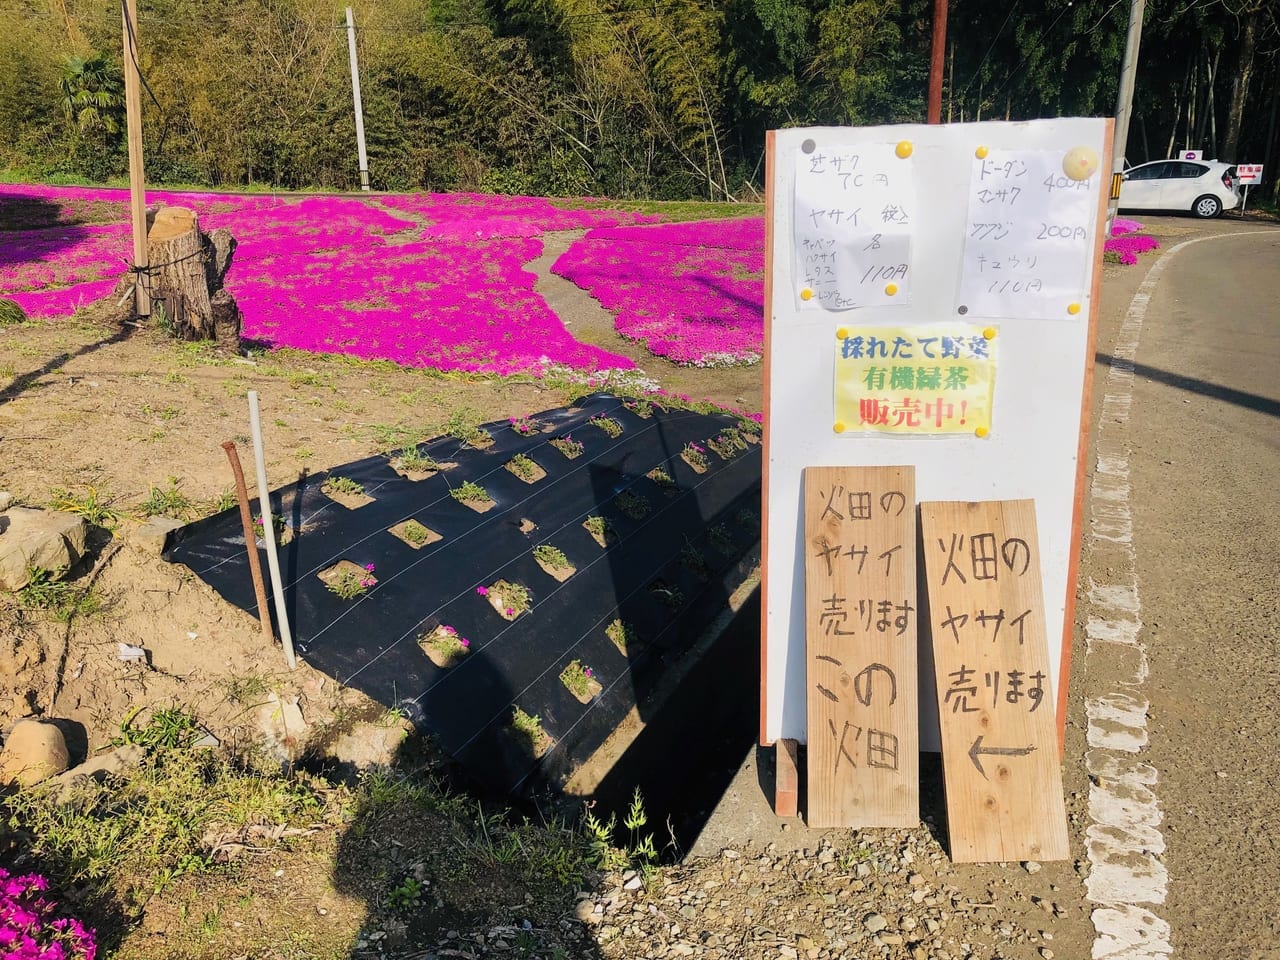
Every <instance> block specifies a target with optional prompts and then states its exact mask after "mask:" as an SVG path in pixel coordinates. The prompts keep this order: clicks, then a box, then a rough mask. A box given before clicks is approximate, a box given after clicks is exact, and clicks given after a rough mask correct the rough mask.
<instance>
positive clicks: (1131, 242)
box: [1102, 217, 1160, 267]
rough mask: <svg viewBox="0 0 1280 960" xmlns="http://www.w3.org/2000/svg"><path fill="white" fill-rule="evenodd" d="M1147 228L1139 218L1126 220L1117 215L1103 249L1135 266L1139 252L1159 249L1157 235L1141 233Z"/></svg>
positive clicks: (1126, 263)
mask: <svg viewBox="0 0 1280 960" xmlns="http://www.w3.org/2000/svg"><path fill="white" fill-rule="evenodd" d="M1143 229H1145V228H1144V227H1143V225H1142V224H1140V223H1138V221H1137V220H1124V219H1121V218H1119V217H1117V218H1116V219H1115V220H1114V221H1112V224H1111V236H1110V238H1109V239H1108V240H1107V242H1106V243H1105V244H1103V247H1102V249H1103V250H1104V251H1105V252H1106V253H1114V254H1116V255H1117V256H1118V257H1119V258H1120V262H1121V263H1123V264H1125V265H1126V266H1130V267H1131V266H1133V265H1134V264H1135V263H1137V262H1138V254H1140V253H1146V252H1147V251H1148V250H1159V249H1160V241H1159V240H1157V239H1156V238H1155V237H1151V236H1147V235H1146V234H1139V233H1138V231H1139V230H1143Z"/></svg>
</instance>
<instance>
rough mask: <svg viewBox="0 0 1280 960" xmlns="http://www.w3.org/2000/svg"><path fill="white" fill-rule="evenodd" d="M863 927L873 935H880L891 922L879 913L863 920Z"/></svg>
mask: <svg viewBox="0 0 1280 960" xmlns="http://www.w3.org/2000/svg"><path fill="white" fill-rule="evenodd" d="M862 925H863V926H864V927H866V928H867V930H868V931H869V932H871V933H879V932H880V931H881V930H883V929H884V928H885V927H887V926H889V921H888V920H886V919H885V918H884V917H882V916H880V914H878V913H869V914H867V915H866V916H865V917H863V918H862Z"/></svg>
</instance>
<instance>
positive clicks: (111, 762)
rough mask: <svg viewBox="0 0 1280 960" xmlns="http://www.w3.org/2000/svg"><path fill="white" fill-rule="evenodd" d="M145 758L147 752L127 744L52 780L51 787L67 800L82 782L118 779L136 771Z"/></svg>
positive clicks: (50, 781) (61, 797)
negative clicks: (113, 777)
mask: <svg viewBox="0 0 1280 960" xmlns="http://www.w3.org/2000/svg"><path fill="white" fill-rule="evenodd" d="M143 756H145V751H144V750H143V749H142V747H140V746H138V745H137V744H132V743H130V744H125V745H124V746H121V747H116V748H115V749H114V750H108V751H107V752H106V753H103V754H99V755H98V756H96V757H91V758H90V759H88V760H86V761H85V762H84V763H82V764H80V766H78V767H72V768H71V769H70V770H67V771H66V772H65V773H60V774H58V775H57V776H56V777H52V778H50V780H49V786H52V787H56V788H57V789H58V791H59V793H58V796H59V798H60V799H65V798H68V797H69V796H70V795H71V788H72V787H73V786H74V785H75V784H77V783H79V782H80V781H81V780H86V779H88V778H91V777H92V778H93V779H95V780H103V779H105V778H106V777H111V776H115V777H118V776H120V775H122V774H124V773H126V772H128V771H130V770H133V769H135V768H136V767H137V766H138V764H139V763H141V762H142V758H143Z"/></svg>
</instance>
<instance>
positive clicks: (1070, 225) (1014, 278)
mask: <svg viewBox="0 0 1280 960" xmlns="http://www.w3.org/2000/svg"><path fill="white" fill-rule="evenodd" d="M978 153H979V154H981V156H975V157H974V159H973V167H972V170H971V172H970V176H969V211H968V219H967V222H966V223H965V234H964V254H963V258H962V264H961V271H962V272H961V275H960V292H959V301H958V304H957V307H956V312H957V313H959V314H961V315H964V316H970V317H1007V318H1010V319H1013V318H1017V319H1028V320H1051V319H1061V320H1070V319H1071V318H1072V317H1075V316H1080V317H1081V319H1083V318H1084V317H1083V313H1082V305H1083V303H1084V295H1085V290H1086V283H1087V280H1088V270H1089V263H1090V257H1091V256H1092V254H1093V244H1092V243H1091V242H1090V236H1091V232H1090V227H1091V225H1092V223H1093V220H1094V219H1095V218H1096V214H1097V197H1096V195H1095V194H1094V192H1093V190H1094V188H1095V187H1096V185H1097V183H1098V174H1097V173H1094V174H1093V175H1092V176H1091V177H1089V178H1088V179H1085V180H1073V179H1071V178H1070V177H1068V176H1067V175H1066V174H1064V173H1063V167H1062V164H1063V154H1062V153H1060V152H1056V151H1053V150H996V149H991V150H987V149H986V148H985V147H984V148H979V150H978Z"/></svg>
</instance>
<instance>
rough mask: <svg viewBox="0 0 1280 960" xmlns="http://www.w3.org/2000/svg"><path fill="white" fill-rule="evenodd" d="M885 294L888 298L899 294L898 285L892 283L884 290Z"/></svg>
mask: <svg viewBox="0 0 1280 960" xmlns="http://www.w3.org/2000/svg"><path fill="white" fill-rule="evenodd" d="M884 292H885V294H886V295H887V296H890V297H892V296H893V295H894V294H895V293H897V292H898V285H897V284H896V283H891V284H889V285H887V286H886V287H885V288H884Z"/></svg>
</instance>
